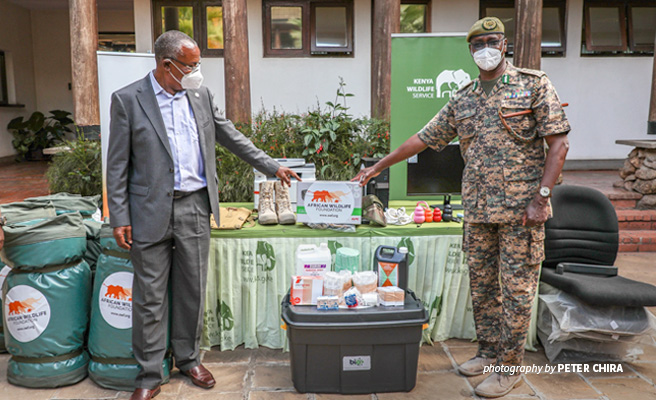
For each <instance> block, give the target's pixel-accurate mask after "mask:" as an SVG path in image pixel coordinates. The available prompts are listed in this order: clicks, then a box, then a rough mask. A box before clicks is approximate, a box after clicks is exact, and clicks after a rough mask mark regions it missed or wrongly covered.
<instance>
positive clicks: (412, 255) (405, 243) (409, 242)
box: [396, 237, 415, 267]
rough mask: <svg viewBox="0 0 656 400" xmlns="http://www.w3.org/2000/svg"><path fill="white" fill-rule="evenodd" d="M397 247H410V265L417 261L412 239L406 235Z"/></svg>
mask: <svg viewBox="0 0 656 400" xmlns="http://www.w3.org/2000/svg"><path fill="white" fill-rule="evenodd" d="M396 247H397V248H400V247H406V248H407V249H408V267H409V266H411V265H412V263H413V262H414V261H415V245H414V244H413V243H412V239H410V238H409V237H404V238H403V239H401V241H400V242H399V244H398V245H397V246H396Z"/></svg>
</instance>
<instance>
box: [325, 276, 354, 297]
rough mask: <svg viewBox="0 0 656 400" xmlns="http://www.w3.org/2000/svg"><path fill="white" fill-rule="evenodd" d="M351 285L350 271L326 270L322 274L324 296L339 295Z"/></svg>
mask: <svg viewBox="0 0 656 400" xmlns="http://www.w3.org/2000/svg"><path fill="white" fill-rule="evenodd" d="M350 287H351V272H350V271H348V270H342V271H339V272H334V271H328V272H326V273H325V274H324V276H323V294H324V296H338V297H341V296H342V294H344V292H345V291H347V290H348V289H349V288H350Z"/></svg>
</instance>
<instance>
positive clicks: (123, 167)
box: [107, 31, 300, 400]
mask: <svg viewBox="0 0 656 400" xmlns="http://www.w3.org/2000/svg"><path fill="white" fill-rule="evenodd" d="M155 60H156V62H157V67H156V68H155V70H154V71H152V72H151V73H149V74H148V75H147V76H146V77H145V78H143V79H141V80H139V81H137V82H134V83H132V84H130V85H128V86H126V87H124V88H122V89H120V90H118V91H116V92H115V93H114V94H113V95H112V105H111V124H110V137H109V150H108V153H107V192H108V205H109V211H110V215H111V218H110V219H111V226H112V227H113V228H114V237H115V238H116V241H117V242H118V245H119V246H121V247H123V248H125V249H130V257H131V259H132V263H133V265H134V281H133V289H132V290H133V292H132V302H133V311H132V326H133V329H132V332H133V333H132V347H133V352H134V356H135V358H136V360H137V362H138V363H139V365H140V366H141V371H140V372H139V374H138V376H137V379H136V388H137V389H136V390H135V391H134V393H133V394H132V397H131V399H134V400H136V399H150V398H152V397H155V396H156V395H157V394H158V393H159V392H160V384H161V382H162V379H163V370H162V362H163V360H164V357H165V353H166V342H167V330H168V326H169V321H168V319H169V298H168V297H169V285H170V294H171V299H170V304H171V313H170V315H171V318H172V323H171V347H172V350H173V356H174V358H175V364H176V366H177V367H178V368H179V370H180V371H181V372H182V374H184V375H187V376H189V377H190V378H191V380H192V382H193V383H194V384H195V385H197V386H201V387H204V388H211V387H212V386H214V384H215V381H214V378H213V377H212V374H211V373H210V372H209V371H208V370H207V369H206V368H205V367H203V365H201V363H200V358H199V340H200V335H201V327H202V321H203V319H202V317H203V303H204V300H205V283H206V279H207V263H208V257H209V238H210V222H209V221H210V212H211V213H213V214H214V217H215V218H218V216H219V199H218V189H217V182H218V179H217V176H216V156H215V150H214V146H215V142H218V143H219V144H220V145H222V146H225V147H227V148H228V149H229V150H230V151H232V152H233V153H235V154H236V155H237V156H239V157H240V158H242V159H243V160H245V161H246V162H248V163H249V164H251V165H253V167H255V168H257V169H258V170H259V171H262V172H264V173H266V174H268V175H271V176H272V175H275V176H277V177H278V178H280V179H281V180H282V182H283V183H284V184H287V185H289V183H290V176H293V177H295V178H296V179H299V178H298V176H297V175H296V173H295V172H293V171H292V170H291V169H289V168H286V167H282V166H280V165H279V164H278V163H277V162H276V161H274V160H273V159H272V158H271V157H269V156H267V155H266V154H265V153H264V152H263V151H262V150H259V149H258V148H256V147H255V146H254V145H253V143H252V142H251V141H250V140H248V139H247V138H246V137H245V136H244V135H242V134H241V133H240V132H239V131H237V130H236V129H235V127H234V126H233V124H232V123H231V122H230V121H227V120H225V119H223V118H221V117H220V116H219V113H218V111H217V108H216V106H215V105H214V103H213V99H212V95H211V93H210V92H209V90H208V89H207V88H206V87H201V82H202V75H201V74H200V50H199V49H198V46H197V45H196V42H195V41H194V40H193V39H191V38H190V37H189V36H187V35H185V34H184V33H182V32H179V31H169V32H166V33H164V34H162V35H161V36H160V37H159V38H158V39H157V41H155ZM299 180H300V179H299Z"/></svg>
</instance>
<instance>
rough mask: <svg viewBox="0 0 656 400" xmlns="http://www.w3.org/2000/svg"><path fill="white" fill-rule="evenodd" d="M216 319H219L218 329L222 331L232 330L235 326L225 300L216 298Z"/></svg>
mask: <svg viewBox="0 0 656 400" xmlns="http://www.w3.org/2000/svg"><path fill="white" fill-rule="evenodd" d="M216 319H217V321H219V329H221V330H224V331H229V330H232V328H234V326H235V318H234V317H233V316H232V310H230V307H228V305H227V304H226V303H225V301H221V300H218V299H217V300H216Z"/></svg>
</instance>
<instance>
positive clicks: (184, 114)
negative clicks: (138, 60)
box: [150, 71, 207, 192]
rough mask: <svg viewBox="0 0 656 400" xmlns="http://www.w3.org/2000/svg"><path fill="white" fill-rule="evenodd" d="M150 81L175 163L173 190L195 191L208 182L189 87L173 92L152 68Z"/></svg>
mask: <svg viewBox="0 0 656 400" xmlns="http://www.w3.org/2000/svg"><path fill="white" fill-rule="evenodd" d="M150 82H151V83H152V85H153V91H154V92H155V98H157V103H158V104H159V110H160V112H161V113H162V119H163V120H164V126H165V127H166V135H167V136H168V138H169V146H170V147H171V154H172V155H173V165H174V167H175V170H174V171H175V172H174V175H175V184H174V186H173V188H174V190H181V191H183V192H193V191H196V190H199V189H202V188H204V187H206V186H207V179H206V177H205V164H204V162H203V156H202V153H201V151H200V142H199V137H198V126H197V125H196V119H195V118H194V111H193V110H192V109H191V104H189V99H188V98H187V96H186V93H187V92H186V90H183V91H181V92H177V93H176V94H174V95H172V94H170V93H169V92H167V91H166V90H164V89H163V88H162V86H160V84H159V83H158V82H157V79H155V76H154V75H153V73H152V71H151V72H150Z"/></svg>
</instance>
